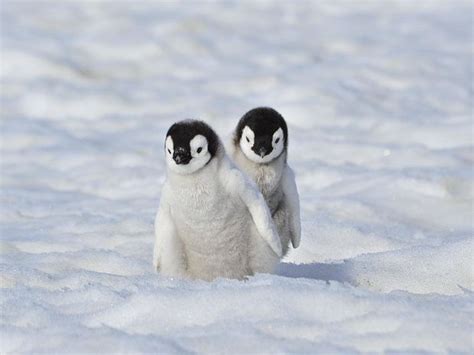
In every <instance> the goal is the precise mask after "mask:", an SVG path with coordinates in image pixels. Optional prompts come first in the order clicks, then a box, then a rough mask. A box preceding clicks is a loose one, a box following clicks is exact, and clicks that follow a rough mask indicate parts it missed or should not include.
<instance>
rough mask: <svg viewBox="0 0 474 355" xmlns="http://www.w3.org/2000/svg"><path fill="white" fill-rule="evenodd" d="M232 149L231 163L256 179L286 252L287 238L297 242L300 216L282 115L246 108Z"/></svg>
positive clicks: (264, 109)
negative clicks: (232, 161)
mask: <svg viewBox="0 0 474 355" xmlns="http://www.w3.org/2000/svg"><path fill="white" fill-rule="evenodd" d="M232 150H233V151H232V153H231V155H232V158H233V160H234V162H235V164H236V165H237V166H238V167H239V168H240V169H242V170H243V171H244V172H245V173H246V174H247V175H248V176H249V177H250V178H251V179H253V180H254V181H255V182H256V184H257V186H258V187H259V189H260V191H261V192H262V194H263V196H264V197H265V200H266V202H267V204H268V207H269V208H270V211H271V213H272V217H273V220H274V222H275V224H276V226H277V229H278V233H279V235H280V238H281V244H282V249H283V255H286V253H287V252H288V248H289V243H290V241H291V244H292V245H293V248H297V247H298V246H299V244H300V238H301V220H300V204H299V195H298V189H297V187H296V182H295V176H294V174H293V171H292V169H291V168H290V167H289V165H288V163H287V155H288V128H287V125H286V122H285V120H284V118H283V117H282V116H281V115H280V114H279V113H278V112H277V111H276V110H274V109H272V108H269V107H258V108H255V109H253V110H250V111H249V112H247V113H246V114H245V115H244V116H243V117H242V118H241V119H240V121H239V123H238V124H237V127H236V129H235V131H234V135H233V145H232Z"/></svg>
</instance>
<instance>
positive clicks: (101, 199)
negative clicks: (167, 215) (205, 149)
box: [0, 0, 474, 353]
mask: <svg viewBox="0 0 474 355" xmlns="http://www.w3.org/2000/svg"><path fill="white" fill-rule="evenodd" d="M472 13H473V5H472V3H471V2H468V1H466V2H463V1H417V2H408V1H396V2H395V1H388V0H387V1H381V2H375V1H357V2H347V1H294V2H291V1H258V2H252V1H220V2H198V3H193V4H190V3H189V2H85V1H84V2H79V1H77V2H53V3H49V2H24V1H21V2H11V1H3V2H2V5H1V59H0V60H1V73H2V75H1V86H2V90H1V116H2V119H1V122H0V125H1V127H0V132H1V133H0V134H1V155H0V157H1V174H0V179H1V181H0V184H1V196H0V198H1V200H0V206H1V214H0V221H1V222H0V223H1V230H0V232H1V248H0V252H1V274H0V277H1V279H0V285H1V287H2V288H1V297H0V300H1V305H2V306H1V330H0V350H1V352H2V353H10V352H48V353H52V352H56V353H64V352H115V353H117V352H141V353H146V352H152V353H191V352H200V353H289V352H298V353H303V352H306V353H314V352H321V353H323V352H324V353H327V352H341V353H352V352H361V351H362V352H381V351H397V352H399V351H401V352H414V351H420V352H423V351H428V352H451V351H452V352H466V353H472V352H473V351H474V344H473V336H474V322H473V319H474V306H473V305H474V304H473V300H474V296H473V291H472V290H473V289H474V274H473V272H474V265H473V262H472V260H473V256H474V255H473V253H474V245H473V230H474V228H473V217H472V216H473V215H474V213H473V198H474V189H473V186H474V172H473V163H474V158H473V157H474V154H473V146H474V145H473V121H472V113H473V112H472V102H473V88H472V57H473V53H472V43H473V34H472V21H473V18H472ZM260 105H269V106H273V107H275V108H276V109H277V110H278V111H280V112H281V113H282V114H283V116H284V117H285V118H286V119H287V122H288V125H289V130H290V157H289V161H290V163H291V166H292V168H293V169H294V170H295V173H296V178H297V183H298V187H299V190H300V195H301V212H302V229H303V233H302V240H301V245H300V247H299V248H298V249H297V250H295V251H294V252H292V253H291V254H290V255H289V256H288V257H287V258H286V259H285V260H284V261H283V262H282V263H281V264H280V265H279V267H278V270H277V272H276V275H257V276H255V277H251V278H249V279H248V280H247V281H245V282H239V281H234V280H224V279H220V280H217V281H215V282H212V283H206V282H200V281H195V282H191V281H183V280H173V279H167V278H164V277H161V276H160V275H157V274H155V273H154V272H153V270H152V260H151V255H152V250H153V218H154V215H155V213H156V210H157V207H158V202H159V198H160V188H161V184H162V183H163V181H164V173H165V162H164V154H163V148H162V147H163V139H164V134H165V132H166V130H167V128H168V127H169V126H170V125H171V124H172V123H173V122H174V121H176V120H180V119H183V118H189V117H197V118H202V119H205V120H206V121H207V122H208V123H210V124H211V125H212V126H213V127H215V129H216V130H217V131H218V133H219V134H220V135H221V136H222V137H228V136H229V135H230V134H231V132H232V130H233V128H234V125H235V124H236V123H237V121H238V119H239V118H240V116H241V115H242V114H243V113H244V112H246V111H247V110H249V109H250V108H253V107H255V106H260Z"/></svg>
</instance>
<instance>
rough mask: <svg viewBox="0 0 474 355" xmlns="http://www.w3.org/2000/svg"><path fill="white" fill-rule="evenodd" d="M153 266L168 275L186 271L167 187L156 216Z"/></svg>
mask: <svg viewBox="0 0 474 355" xmlns="http://www.w3.org/2000/svg"><path fill="white" fill-rule="evenodd" d="M153 266H154V267H155V270H156V271H159V272H161V273H163V274H165V275H168V276H183V275H184V274H185V271H186V260H185V253H184V247H183V244H182V242H181V240H180V238H179V236H178V234H177V231H176V227H175V225H174V222H173V219H172V216H171V212H170V208H169V205H168V203H167V199H166V188H163V191H162V195H161V199H160V207H159V209H158V212H157V214H156V217H155V245H154V248H153Z"/></svg>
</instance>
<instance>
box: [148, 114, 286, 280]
mask: <svg viewBox="0 0 474 355" xmlns="http://www.w3.org/2000/svg"><path fill="white" fill-rule="evenodd" d="M165 155H166V165H167V178H166V181H165V183H164V185H163V188H162V193H161V199H160V207H159V210H158V213H157V216H156V219H155V237H156V239H155V247H154V253H153V263H154V266H155V268H156V269H157V270H158V271H160V272H161V273H162V274H164V275H167V276H176V277H184V278H192V279H203V280H209V281H210V280H213V279H215V278H217V277H225V278H235V279H243V278H245V276H247V275H253V274H254V273H255V272H260V271H266V272H270V271H272V269H273V268H274V266H275V265H276V264H277V263H278V260H279V257H280V256H281V242H280V238H279V236H278V233H277V230H276V227H275V225H274V223H273V220H272V217H271V214H270V211H269V209H268V207H267V205H266V203H265V200H264V198H263V196H262V194H261V193H260V192H259V190H258V188H257V186H255V184H254V183H253V182H252V181H251V180H250V179H248V178H247V177H246V176H245V174H243V173H242V172H241V171H240V170H239V169H238V168H237V167H235V165H233V163H232V162H231V160H230V159H229V158H228V157H227V156H226V154H225V150H224V148H223V146H222V144H221V141H220V140H219V138H218V136H217V135H216V133H215V132H214V131H213V130H212V129H211V127H209V126H208V125H207V124H206V123H204V122H201V121H196V120H185V121H181V122H178V123H175V124H173V125H172V126H171V128H170V129H169V131H168V133H167V134H166V142H165Z"/></svg>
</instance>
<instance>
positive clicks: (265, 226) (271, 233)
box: [220, 159, 282, 257]
mask: <svg viewBox="0 0 474 355" xmlns="http://www.w3.org/2000/svg"><path fill="white" fill-rule="evenodd" d="M220 179H221V182H222V184H223V185H224V186H225V188H226V190H227V191H228V192H229V193H230V194H232V195H237V196H239V197H240V199H241V200H242V201H243V202H244V204H245V205H246V206H247V209H248V211H249V212H250V215H251V216H252V219H253V222H254V224H255V227H256V228H257V231H258V233H259V234H260V235H261V237H262V238H263V239H264V240H265V241H266V242H267V243H268V245H269V246H270V247H271V249H272V250H273V251H274V252H275V253H276V254H277V256H279V257H281V255H282V248H281V241H280V237H279V236H278V232H277V229H276V227H275V224H274V223H273V220H272V216H271V213H270V210H269V209H268V206H267V203H266V202H265V199H264V198H263V196H262V194H261V193H260V191H259V190H258V188H257V185H255V183H254V182H253V181H251V180H250V179H249V178H247V177H246V176H245V175H244V174H243V173H242V172H241V171H240V170H239V169H238V168H236V167H235V166H234V165H233V164H232V163H231V162H230V161H229V160H228V159H227V162H226V164H225V165H223V166H222V169H221V172H220Z"/></svg>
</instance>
